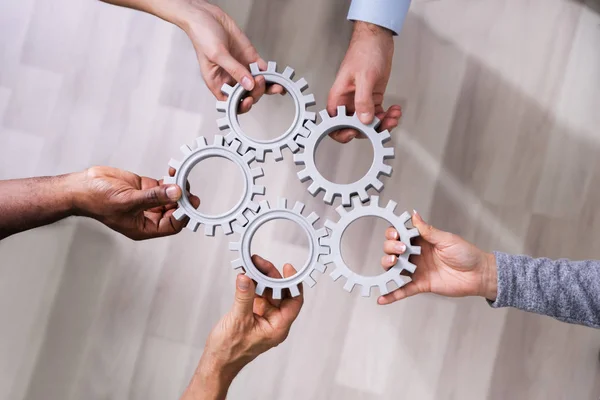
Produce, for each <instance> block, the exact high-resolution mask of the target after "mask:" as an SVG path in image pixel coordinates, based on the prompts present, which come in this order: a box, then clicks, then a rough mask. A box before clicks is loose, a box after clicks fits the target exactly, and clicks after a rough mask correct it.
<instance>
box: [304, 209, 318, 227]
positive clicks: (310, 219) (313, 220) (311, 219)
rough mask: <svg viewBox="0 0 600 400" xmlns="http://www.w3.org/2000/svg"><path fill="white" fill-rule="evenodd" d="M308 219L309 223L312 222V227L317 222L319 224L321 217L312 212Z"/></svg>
mask: <svg viewBox="0 0 600 400" xmlns="http://www.w3.org/2000/svg"><path fill="white" fill-rule="evenodd" d="M306 219H307V220H308V222H310V224H311V225H314V224H315V222H317V221H318V220H319V216H318V215H317V213H316V212H314V211H313V212H311V213H310V215H309V216H308V217H306Z"/></svg>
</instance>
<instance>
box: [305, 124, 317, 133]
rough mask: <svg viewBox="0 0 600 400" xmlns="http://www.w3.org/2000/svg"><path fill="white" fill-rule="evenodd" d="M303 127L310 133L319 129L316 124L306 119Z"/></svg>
mask: <svg viewBox="0 0 600 400" xmlns="http://www.w3.org/2000/svg"><path fill="white" fill-rule="evenodd" d="M304 127H305V128H306V129H308V130H309V132H310V133H313V132H316V131H318V130H319V128H318V127H317V125H316V124H315V123H314V122H313V121H306V123H305V124H304Z"/></svg>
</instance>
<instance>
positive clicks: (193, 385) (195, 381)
mask: <svg viewBox="0 0 600 400" xmlns="http://www.w3.org/2000/svg"><path fill="white" fill-rule="evenodd" d="M240 369H241V368H240ZM240 369H236V368H234V367H233V366H232V365H231V364H229V363H227V362H223V361H222V360H220V359H219V358H217V357H214V356H212V355H211V354H210V353H209V352H207V351H206V350H205V352H204V354H203V355H202V357H201V358H200V362H199V363H198V367H197V368H196V372H195V373H194V376H193V377H192V380H191V382H190V384H189V386H188V388H187V389H186V392H185V395H184V396H183V399H182V400H184V399H186V400H187V399H190V400H191V399H199V398H202V399H211V400H217V399H225V397H226V396H227V391H228V389H229V386H230V385H231V382H233V379H234V378H235V376H236V375H237V374H238V372H239V370H240Z"/></svg>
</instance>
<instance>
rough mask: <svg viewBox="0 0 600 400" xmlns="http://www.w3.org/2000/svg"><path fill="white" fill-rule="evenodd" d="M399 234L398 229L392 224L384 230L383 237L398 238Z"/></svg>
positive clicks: (388, 238)
mask: <svg viewBox="0 0 600 400" xmlns="http://www.w3.org/2000/svg"><path fill="white" fill-rule="evenodd" d="M399 236H400V235H399V234H398V231H397V230H396V229H395V228H394V227H393V226H390V227H389V228H387V229H386V230H385V238H386V239H387V240H398V238H399Z"/></svg>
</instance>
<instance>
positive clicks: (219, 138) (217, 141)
mask: <svg viewBox="0 0 600 400" xmlns="http://www.w3.org/2000/svg"><path fill="white" fill-rule="evenodd" d="M213 145H214V146H219V147H223V146H225V138H224V137H223V135H215V137H214V139H213Z"/></svg>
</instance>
